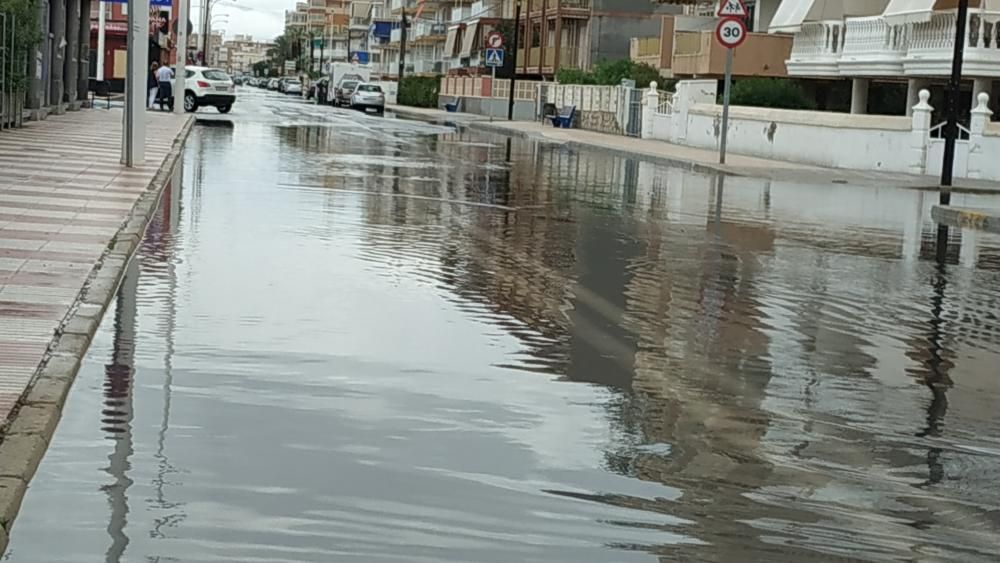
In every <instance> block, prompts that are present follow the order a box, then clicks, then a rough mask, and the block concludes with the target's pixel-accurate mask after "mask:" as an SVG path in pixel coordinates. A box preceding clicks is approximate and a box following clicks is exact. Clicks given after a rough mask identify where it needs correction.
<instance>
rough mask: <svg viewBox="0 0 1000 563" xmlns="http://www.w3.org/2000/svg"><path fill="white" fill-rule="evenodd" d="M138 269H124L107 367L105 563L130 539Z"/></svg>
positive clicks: (115, 559) (115, 558)
mask: <svg viewBox="0 0 1000 563" xmlns="http://www.w3.org/2000/svg"><path fill="white" fill-rule="evenodd" d="M138 279H139V267H138V262H137V261H136V260H130V261H129V263H128V265H127V266H126V269H125V278H124V280H123V281H122V286H121V288H120V289H119V290H118V300H117V305H116V308H115V337H114V350H113V352H112V355H111V363H110V364H108V365H106V366H105V369H104V373H105V381H104V397H105V401H104V404H105V408H104V410H103V412H102V414H103V418H102V420H101V421H102V422H103V424H104V426H103V430H104V431H105V432H107V433H108V437H109V438H111V439H113V440H115V447H114V449H113V450H112V452H111V455H109V456H108V461H109V464H108V467H107V469H106V471H107V472H108V474H109V475H111V477H112V478H113V479H114V483H112V484H110V485H108V486H105V487H104V490H105V492H106V493H107V495H108V504H109V505H110V508H111V517H110V520H109V521H108V535H109V536H110V537H111V545H110V546H108V550H107V553H106V554H105V560H106V561H108V563H117V562H119V561H121V559H122V556H123V555H124V554H125V548H127V547H128V543H129V539H128V536H126V535H125V526H126V524H127V523H128V512H129V507H128V496H127V495H126V492H127V491H128V488H129V486H131V485H132V480H131V479H130V478H129V477H128V470H129V469H130V464H129V458H130V457H131V456H132V453H133V448H132V416H133V413H132V384H133V375H134V369H135V323H136V288H137V286H138Z"/></svg>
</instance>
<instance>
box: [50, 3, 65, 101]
mask: <svg viewBox="0 0 1000 563" xmlns="http://www.w3.org/2000/svg"><path fill="white" fill-rule="evenodd" d="M49 22H50V30H51V32H52V36H51V37H52V42H51V51H52V52H51V59H50V63H49V73H50V77H51V79H50V81H49V105H50V106H51V107H52V111H53V113H55V114H56V115H59V114H61V113H65V111H66V107H65V106H64V105H63V96H64V94H65V91H66V85H65V83H64V81H63V80H64V71H65V69H64V67H63V61H64V60H65V59H66V0H50V1H49Z"/></svg>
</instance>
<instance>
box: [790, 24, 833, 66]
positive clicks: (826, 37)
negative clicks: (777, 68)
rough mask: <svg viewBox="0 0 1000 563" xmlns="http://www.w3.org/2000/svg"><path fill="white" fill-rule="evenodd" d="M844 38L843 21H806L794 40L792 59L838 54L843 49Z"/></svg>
mask: <svg viewBox="0 0 1000 563" xmlns="http://www.w3.org/2000/svg"><path fill="white" fill-rule="evenodd" d="M843 40H844V22H842V21H823V22H809V23H804V24H802V30H801V31H799V32H798V33H796V34H795V39H794V40H793V42H792V59H800V58H812V57H828V56H832V55H837V54H838V53H840V52H841V50H842V47H843Z"/></svg>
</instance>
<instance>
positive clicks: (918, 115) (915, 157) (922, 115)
mask: <svg viewBox="0 0 1000 563" xmlns="http://www.w3.org/2000/svg"><path fill="white" fill-rule="evenodd" d="M918 98H919V102H918V103H917V105H915V106H913V115H912V120H913V121H912V125H911V132H910V135H911V137H910V150H911V157H910V158H909V159H908V164H909V166H908V168H909V172H910V173H911V174H926V173H927V148H928V145H929V144H930V132H931V113H933V112H934V108H933V107H931V105H930V104H929V103H928V101H929V100H930V99H931V93H930V92H929V91H927V90H921V91H920V94H918Z"/></svg>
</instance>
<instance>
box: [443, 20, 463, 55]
mask: <svg viewBox="0 0 1000 563" xmlns="http://www.w3.org/2000/svg"><path fill="white" fill-rule="evenodd" d="M459 29H460V28H459V27H458V26H457V25H456V26H455V27H451V28H448V38H447V39H445V42H444V56H446V57H454V56H455V49H456V48H457V47H458V30H459Z"/></svg>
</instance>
